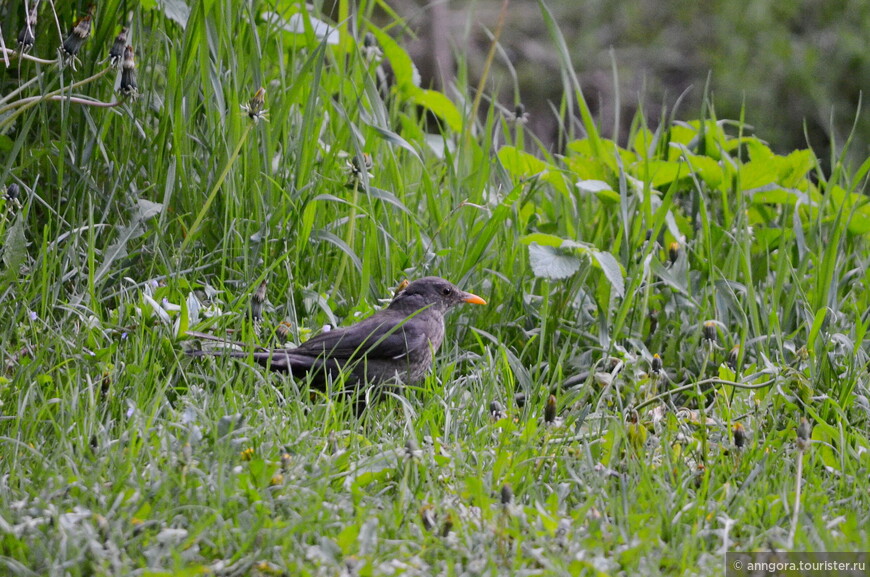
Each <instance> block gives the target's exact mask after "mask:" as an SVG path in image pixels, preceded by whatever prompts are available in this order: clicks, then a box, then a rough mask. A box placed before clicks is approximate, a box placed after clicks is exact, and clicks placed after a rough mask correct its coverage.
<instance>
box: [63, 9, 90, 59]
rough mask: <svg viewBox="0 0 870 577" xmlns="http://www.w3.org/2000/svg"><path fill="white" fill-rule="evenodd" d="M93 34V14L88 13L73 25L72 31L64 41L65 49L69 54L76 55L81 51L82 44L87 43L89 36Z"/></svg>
mask: <svg viewBox="0 0 870 577" xmlns="http://www.w3.org/2000/svg"><path fill="white" fill-rule="evenodd" d="M90 35H91V15H90V14H87V15H85V16H82V18H81V19H79V21H78V22H76V25H75V26H73V29H72V31H71V32H70V33H69V35H68V36H67V37H66V40H64V41H63V51H64V53H65V54H66V55H67V56H70V57H72V56H75V55H76V54H78V53H79V50H80V49H81V47H82V44H84V43H85V40H87V38H88V36H90Z"/></svg>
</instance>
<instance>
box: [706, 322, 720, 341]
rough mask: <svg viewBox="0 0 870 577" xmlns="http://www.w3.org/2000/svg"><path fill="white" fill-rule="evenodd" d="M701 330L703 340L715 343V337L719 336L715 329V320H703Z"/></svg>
mask: <svg viewBox="0 0 870 577" xmlns="http://www.w3.org/2000/svg"><path fill="white" fill-rule="evenodd" d="M703 332H704V340H707V341H710V342H712V343H715V342H716V339H717V338H718V336H719V333H718V331H717V330H716V321H707V322H705V323H704V328H703Z"/></svg>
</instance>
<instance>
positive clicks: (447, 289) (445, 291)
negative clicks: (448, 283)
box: [441, 287, 453, 296]
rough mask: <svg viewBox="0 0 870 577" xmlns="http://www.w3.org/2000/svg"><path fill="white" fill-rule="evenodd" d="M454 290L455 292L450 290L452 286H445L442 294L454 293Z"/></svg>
mask: <svg viewBox="0 0 870 577" xmlns="http://www.w3.org/2000/svg"><path fill="white" fill-rule="evenodd" d="M452 292H453V291H452V290H450V287H444V288H443V289H441V294H443V295H444V296H447V295H449V294H450V293H452Z"/></svg>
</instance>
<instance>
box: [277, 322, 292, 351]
mask: <svg viewBox="0 0 870 577" xmlns="http://www.w3.org/2000/svg"><path fill="white" fill-rule="evenodd" d="M290 328H291V326H290V321H281V324H279V325H278V327H277V328H276V329H275V334H276V335H277V336H278V341H280V343H281V344H282V345H283V344H284V343H286V342H287V339H289V338H290Z"/></svg>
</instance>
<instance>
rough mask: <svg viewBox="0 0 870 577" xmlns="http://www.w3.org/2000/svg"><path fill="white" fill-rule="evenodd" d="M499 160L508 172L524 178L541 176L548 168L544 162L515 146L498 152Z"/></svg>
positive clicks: (503, 148)
mask: <svg viewBox="0 0 870 577" xmlns="http://www.w3.org/2000/svg"><path fill="white" fill-rule="evenodd" d="M498 159H499V161H500V162H501V164H502V166H504V167H505V169H506V170H507V171H508V172H510V173H511V174H513V175H515V176H520V177H524V178H525V177H529V176H534V175H536V174H541V173H542V172H544V171H546V170H547V168H548V165H547V163H546V162H544V161H543V160H541V159H539V158H535V157H534V156H532V155H531V154H529V153H527V152H523V151H521V150H517V149H516V148H515V147H513V146H502V147H501V148H500V149H499V151H498Z"/></svg>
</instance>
